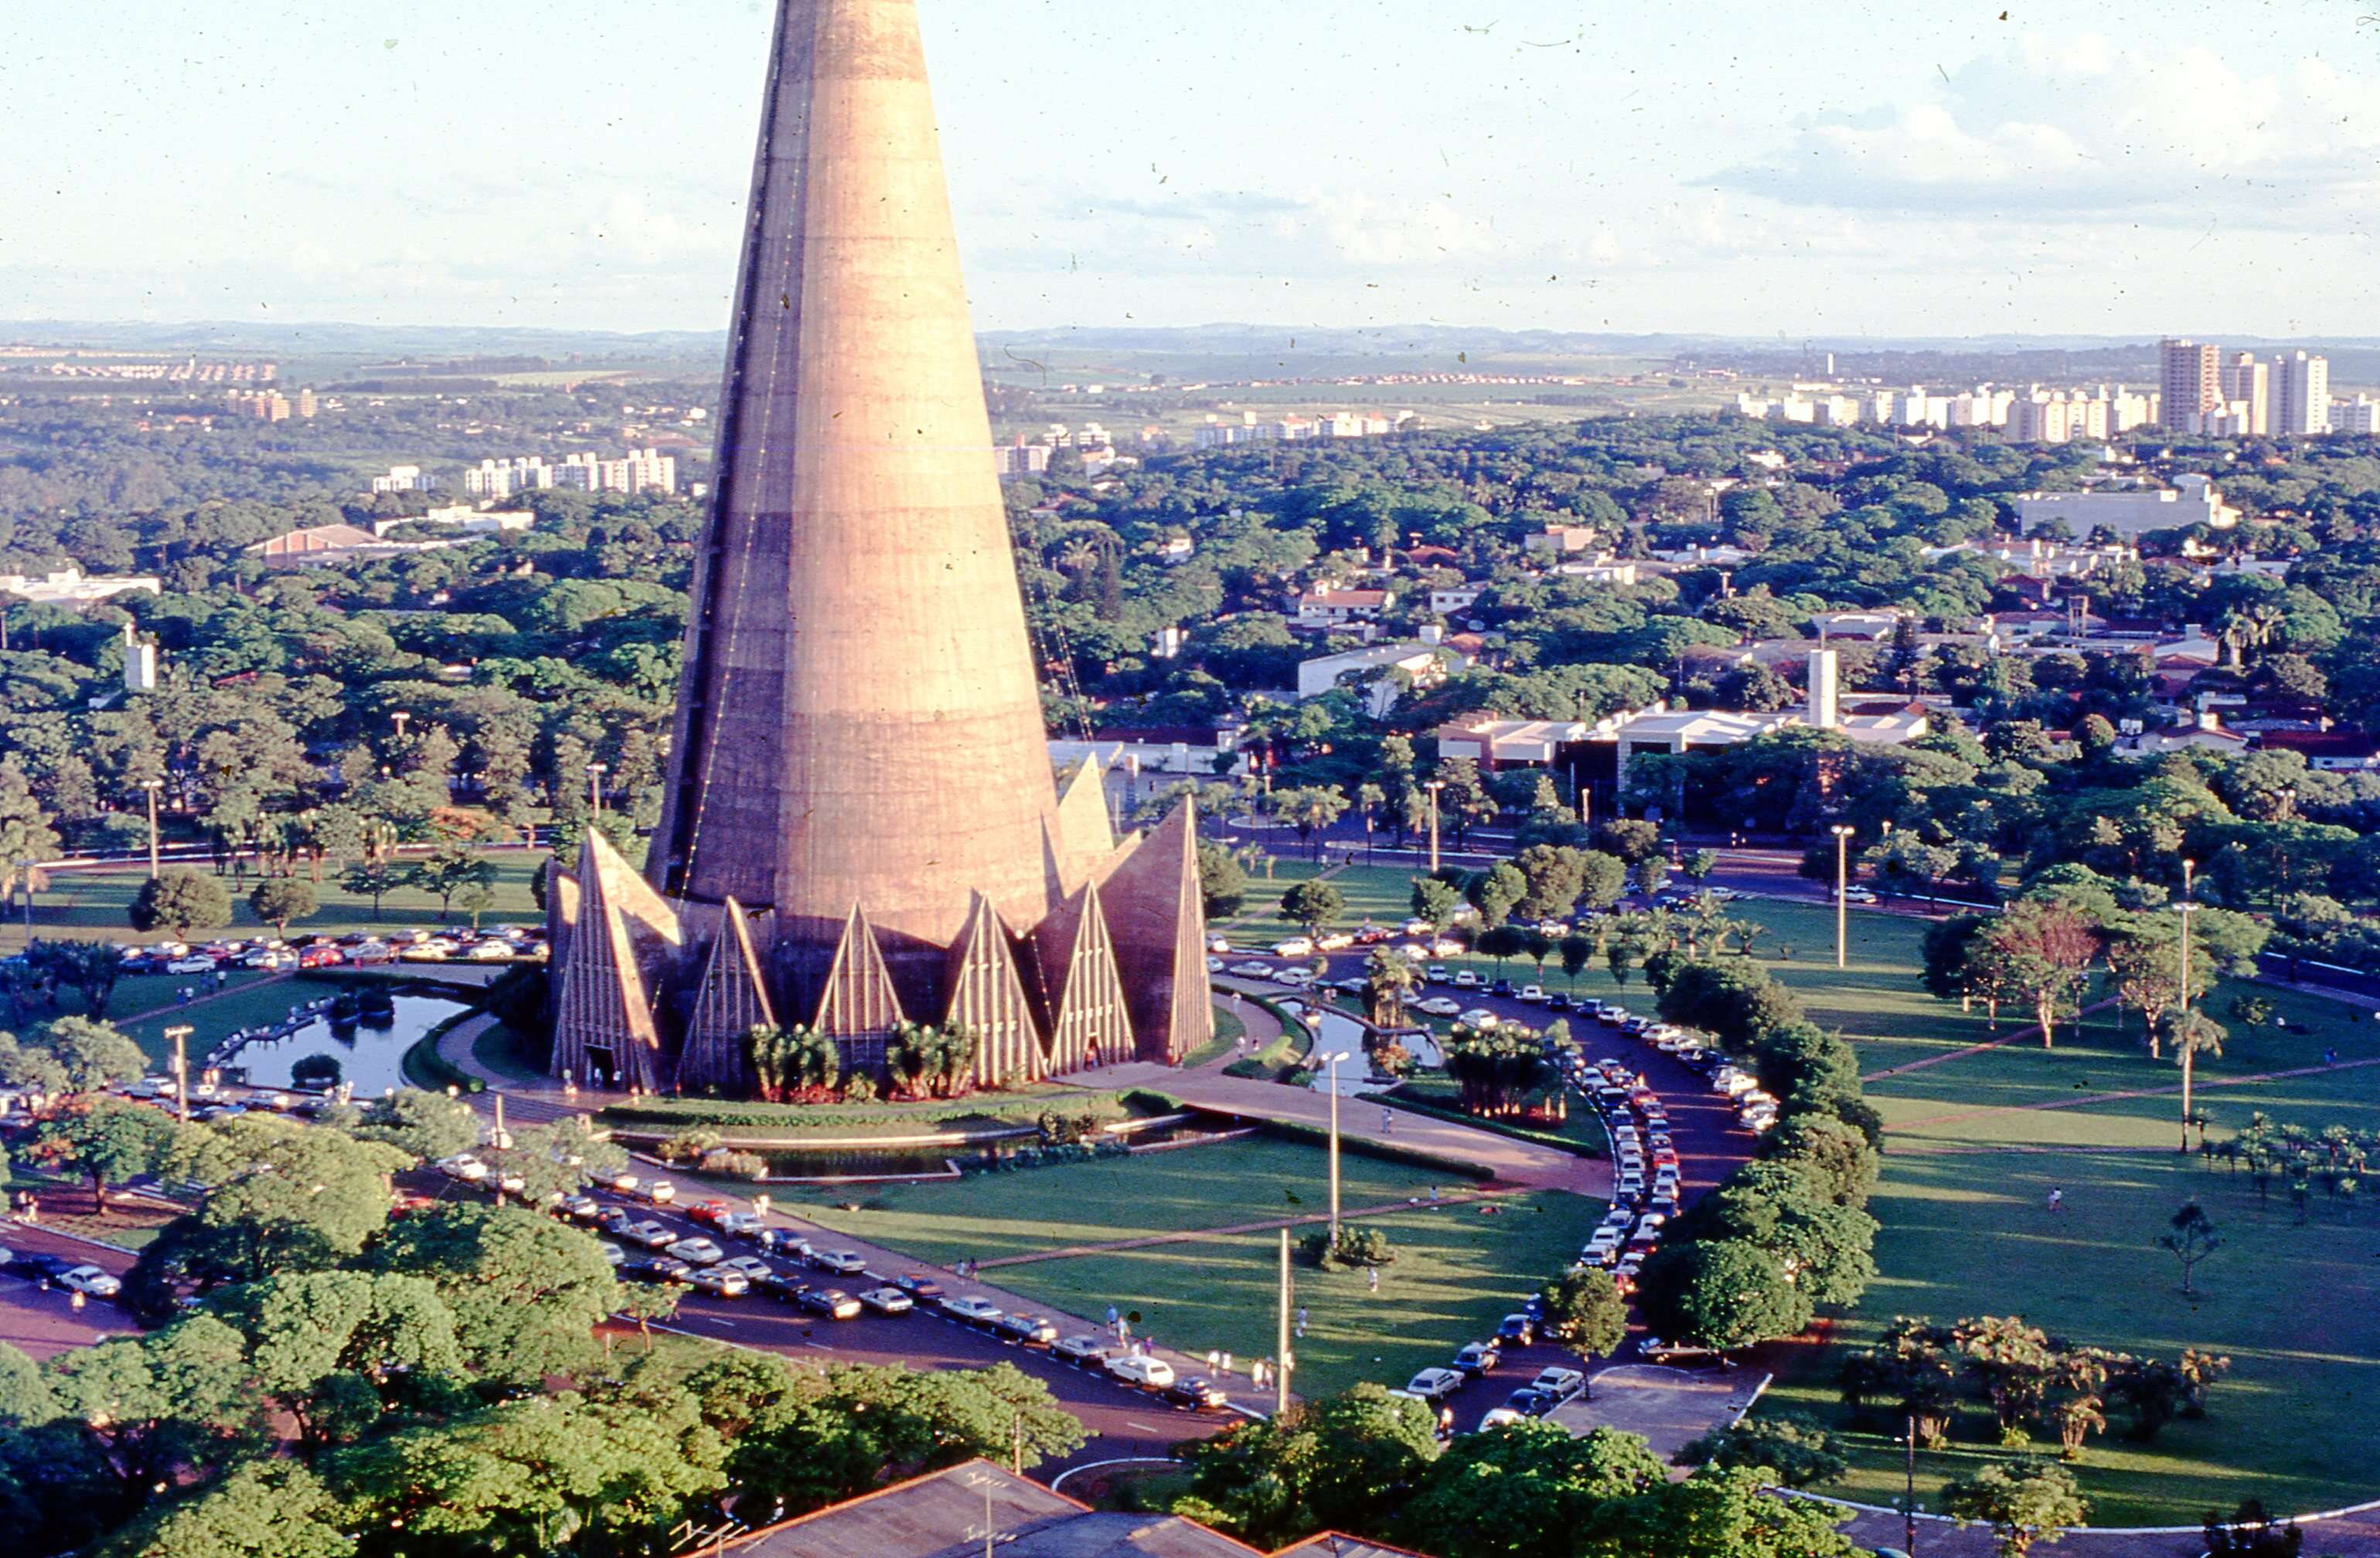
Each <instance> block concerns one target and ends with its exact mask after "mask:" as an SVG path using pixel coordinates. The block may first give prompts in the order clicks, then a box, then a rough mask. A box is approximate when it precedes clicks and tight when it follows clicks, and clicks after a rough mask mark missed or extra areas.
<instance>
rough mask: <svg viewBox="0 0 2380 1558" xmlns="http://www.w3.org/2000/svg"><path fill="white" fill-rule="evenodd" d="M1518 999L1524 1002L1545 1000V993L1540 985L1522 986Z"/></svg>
mask: <svg viewBox="0 0 2380 1558" xmlns="http://www.w3.org/2000/svg"><path fill="white" fill-rule="evenodd" d="M1518 998H1519V999H1521V1000H1524V1001H1542V1000H1544V999H1545V998H1546V992H1545V989H1544V987H1543V986H1541V985H1536V984H1524V985H1522V986H1521V994H1520V996H1518Z"/></svg>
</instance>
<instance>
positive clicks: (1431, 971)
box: [1421, 963, 1450, 984]
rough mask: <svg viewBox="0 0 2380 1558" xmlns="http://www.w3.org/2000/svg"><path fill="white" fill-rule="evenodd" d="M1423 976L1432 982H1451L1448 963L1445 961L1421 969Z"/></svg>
mask: <svg viewBox="0 0 2380 1558" xmlns="http://www.w3.org/2000/svg"><path fill="white" fill-rule="evenodd" d="M1421 976H1422V977H1423V978H1424V979H1427V980H1428V981H1429V982H1430V983H1431V984H1447V983H1449V980H1450V976H1449V975H1448V973H1447V972H1446V965H1445V964H1444V963H1432V964H1430V965H1429V966H1428V967H1427V968H1426V969H1424V970H1422V971H1421Z"/></svg>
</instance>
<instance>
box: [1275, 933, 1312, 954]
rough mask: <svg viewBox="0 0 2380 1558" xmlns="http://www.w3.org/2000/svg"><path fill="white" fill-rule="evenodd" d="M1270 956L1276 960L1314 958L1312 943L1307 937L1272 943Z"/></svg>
mask: <svg viewBox="0 0 2380 1558" xmlns="http://www.w3.org/2000/svg"><path fill="white" fill-rule="evenodd" d="M1272 955H1273V956H1274V957H1276V958H1311V957H1312V956H1314V942H1313V940H1312V939H1311V938H1310V937H1307V936H1291V937H1290V938H1289V939H1288V940H1287V941H1276V942H1274V943H1273V944H1272Z"/></svg>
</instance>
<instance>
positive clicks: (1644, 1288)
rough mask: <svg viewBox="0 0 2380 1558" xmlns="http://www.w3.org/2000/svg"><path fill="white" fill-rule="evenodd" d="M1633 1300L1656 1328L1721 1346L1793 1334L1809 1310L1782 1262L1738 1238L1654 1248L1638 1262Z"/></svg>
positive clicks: (1797, 1332)
mask: <svg viewBox="0 0 2380 1558" xmlns="http://www.w3.org/2000/svg"><path fill="white" fill-rule="evenodd" d="M1637 1303H1638V1305H1639V1307H1640V1308H1641V1309H1642V1310H1643V1312H1644V1315H1645V1323H1646V1324H1647V1325H1649V1326H1650V1327H1652V1328H1653V1329H1654V1330H1655V1331H1656V1332H1658V1333H1659V1334H1660V1335H1664V1336H1668V1337H1670V1338H1672V1339H1675V1340H1683V1341H1688V1342H1693V1343H1694V1344H1696V1345H1698V1346H1701V1347H1714V1348H1718V1349H1721V1350H1724V1349H1726V1348H1730V1347H1750V1346H1751V1345H1753V1344H1754V1343H1755V1342H1766V1341H1774V1340H1776V1339H1778V1338H1779V1337H1783V1336H1793V1335H1800V1334H1801V1333H1802V1332H1803V1331H1804V1330H1806V1329H1808V1328H1809V1324H1810V1320H1811V1317H1812V1313H1813V1310H1812V1307H1811V1302H1810V1296H1809V1295H1808V1294H1807V1293H1805V1292H1803V1290H1802V1289H1801V1288H1799V1287H1797V1286H1794V1283H1793V1280H1792V1278H1791V1275H1789V1274H1788V1273H1787V1272H1786V1270H1785V1267H1784V1265H1783V1263H1782V1262H1779V1260H1778V1258H1777V1257H1776V1256H1775V1255H1772V1254H1771V1253H1769V1252H1768V1251H1767V1250H1764V1249H1762V1248H1761V1247H1760V1246H1759V1245H1757V1244H1755V1243H1753V1242H1752V1241H1751V1240H1749V1239H1742V1238H1720V1239H1694V1240H1691V1241H1689V1242H1687V1243H1684V1244H1677V1245H1671V1246H1670V1247H1668V1248H1666V1249H1664V1250H1660V1251H1658V1253H1656V1254H1655V1255H1654V1257H1653V1258H1652V1259H1651V1260H1650V1261H1647V1262H1645V1270H1644V1274H1643V1276H1642V1277H1641V1278H1640V1280H1639V1282H1638V1286H1637Z"/></svg>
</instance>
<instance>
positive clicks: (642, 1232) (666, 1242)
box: [620, 1217, 677, 1250]
mask: <svg viewBox="0 0 2380 1558" xmlns="http://www.w3.org/2000/svg"><path fill="white" fill-rule="evenodd" d="M620 1237H621V1238H625V1239H626V1240H627V1241H628V1242H629V1243H630V1244H637V1245H642V1246H643V1247H644V1248H646V1249H647V1250H667V1249H668V1248H669V1247H670V1246H671V1245H673V1244H675V1243H676V1242H677V1230H676V1229H675V1228H673V1227H671V1226H669V1225H668V1224H666V1223H656V1222H654V1221H653V1220H652V1219H651V1218H650V1217H648V1218H646V1219H645V1220H644V1221H643V1222H641V1223H631V1224H629V1225H628V1226H626V1227H625V1228H622V1229H621V1230H620Z"/></svg>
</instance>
